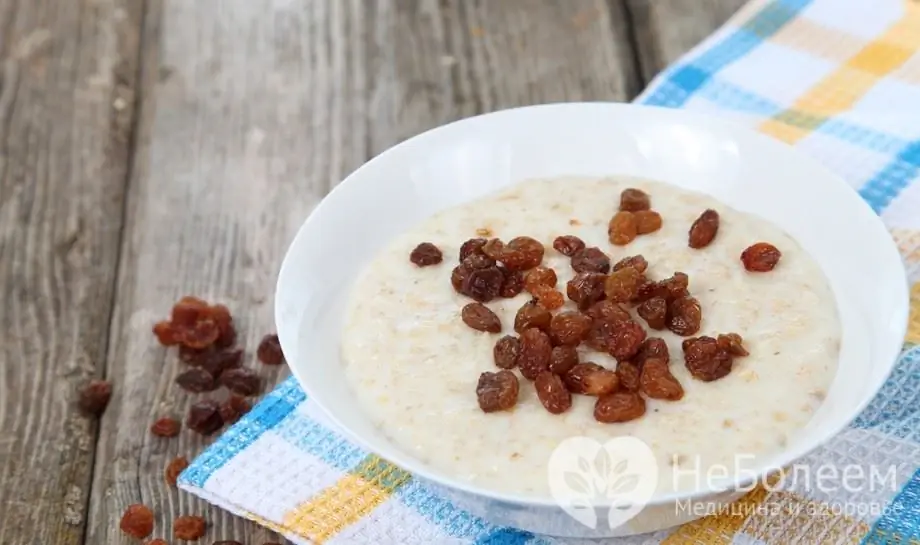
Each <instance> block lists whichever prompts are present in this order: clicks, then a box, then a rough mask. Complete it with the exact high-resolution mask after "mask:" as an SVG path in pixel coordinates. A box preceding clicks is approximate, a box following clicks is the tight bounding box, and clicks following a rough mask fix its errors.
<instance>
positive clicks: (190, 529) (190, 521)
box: [173, 515, 208, 541]
mask: <svg viewBox="0 0 920 545" xmlns="http://www.w3.org/2000/svg"><path fill="white" fill-rule="evenodd" d="M207 526H208V525H207V523H206V522H205V521H204V518H203V517H193V516H188V515H186V516H181V517H178V518H176V520H174V521H173V536H174V537H175V538H176V539H182V540H184V541H196V540H198V539H200V538H201V537H202V536H203V535H204V532H205V529H206V528H207Z"/></svg>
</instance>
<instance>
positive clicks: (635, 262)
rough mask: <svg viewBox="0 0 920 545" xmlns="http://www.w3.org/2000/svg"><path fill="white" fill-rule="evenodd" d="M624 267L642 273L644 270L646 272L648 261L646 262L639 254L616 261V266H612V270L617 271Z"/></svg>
mask: <svg viewBox="0 0 920 545" xmlns="http://www.w3.org/2000/svg"><path fill="white" fill-rule="evenodd" d="M624 267H632V268H633V269H636V270H637V271H639V272H640V273H644V272H645V271H646V270H648V261H646V260H645V257H643V256H642V255H641V254H640V255H633V256H629V257H624V258H623V259H621V260H619V261H617V263H616V265H614V266H613V270H614V271H618V270H620V269H622V268H624Z"/></svg>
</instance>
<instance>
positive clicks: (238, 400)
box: [220, 394, 252, 424]
mask: <svg viewBox="0 0 920 545" xmlns="http://www.w3.org/2000/svg"><path fill="white" fill-rule="evenodd" d="M250 409H252V405H251V404H250V403H249V400H248V399H246V398H245V397H243V396H241V395H239V394H230V395H229V396H227V399H226V400H224V402H223V403H221V404H220V417H221V418H222V419H223V421H224V424H235V423H236V422H237V421H238V420H239V419H240V418H242V416H243V415H244V414H246V413H248V412H249V411H250Z"/></svg>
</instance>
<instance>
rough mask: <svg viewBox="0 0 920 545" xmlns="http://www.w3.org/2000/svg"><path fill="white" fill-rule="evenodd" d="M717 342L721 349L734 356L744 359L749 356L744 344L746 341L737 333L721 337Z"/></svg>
mask: <svg viewBox="0 0 920 545" xmlns="http://www.w3.org/2000/svg"><path fill="white" fill-rule="evenodd" d="M716 342H717V343H718V345H719V348H721V349H722V350H725V351H726V352H728V353H729V354H731V355H732V356H739V357H744V356H747V355H748V351H747V349H745V348H744V345H743V344H742V343H743V342H744V339H742V338H741V335H738V334H737V333H726V334H724V335H719V336H718V337H717V338H716Z"/></svg>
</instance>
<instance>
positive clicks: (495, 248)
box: [482, 238, 505, 261]
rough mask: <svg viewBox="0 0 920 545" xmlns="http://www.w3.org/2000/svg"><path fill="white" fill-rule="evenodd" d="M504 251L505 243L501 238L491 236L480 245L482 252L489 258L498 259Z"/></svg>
mask: <svg viewBox="0 0 920 545" xmlns="http://www.w3.org/2000/svg"><path fill="white" fill-rule="evenodd" d="M504 251H505V243H504V242H502V241H501V239H497V238H493V239H491V240H489V241H488V242H486V243H485V244H484V245H483V246H482V253H483V254H485V255H486V256H488V257H489V258H490V259H494V260H496V261H500V260H501V259H502V255H503V254H504Z"/></svg>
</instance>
